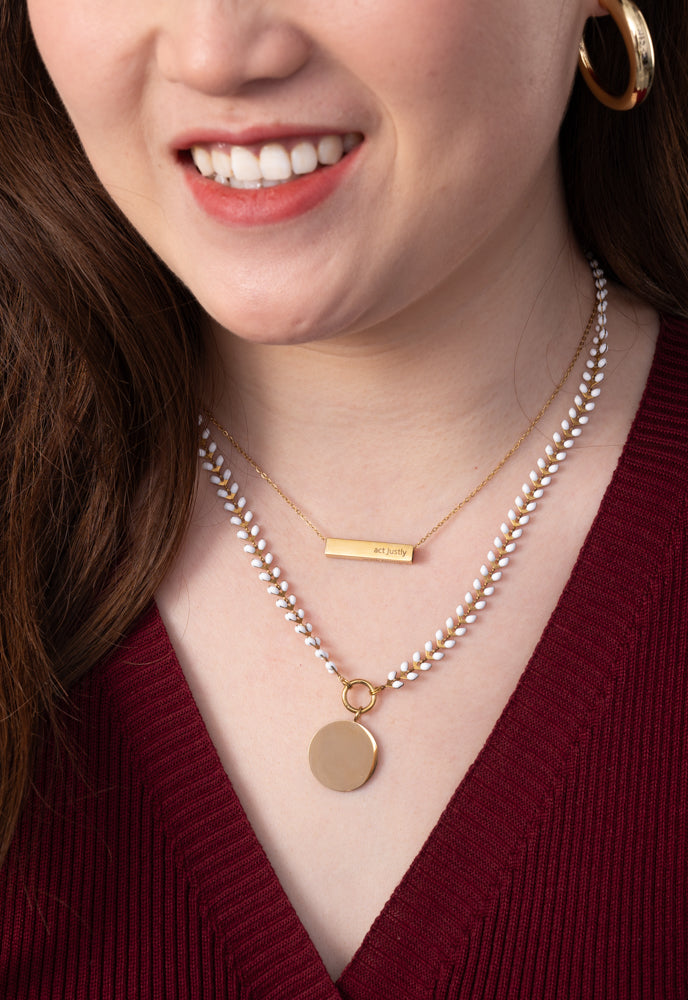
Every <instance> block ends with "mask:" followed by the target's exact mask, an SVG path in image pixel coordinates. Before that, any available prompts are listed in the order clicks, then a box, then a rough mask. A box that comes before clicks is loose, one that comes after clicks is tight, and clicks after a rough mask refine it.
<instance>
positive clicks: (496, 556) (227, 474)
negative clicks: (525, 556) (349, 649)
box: [199, 259, 607, 792]
mask: <svg viewBox="0 0 688 1000" xmlns="http://www.w3.org/2000/svg"><path fill="white" fill-rule="evenodd" d="M590 267H591V270H592V273H593V277H594V279H595V287H596V306H595V314H596V316H597V324H596V327H595V336H594V338H593V344H592V348H591V350H590V357H589V358H588V359H587V361H586V365H585V370H584V371H583V375H582V380H581V382H580V385H579V387H578V392H577V393H576V395H575V396H574V398H573V402H572V405H571V406H570V407H569V410H568V414H567V417H565V418H564V420H562V421H561V425H560V430H559V431H555V433H554V434H553V435H552V440H551V443H550V444H548V445H547V446H546V448H545V457H542V458H539V459H538V460H537V464H536V466H535V467H534V468H533V470H532V471H531V472H530V474H529V476H528V478H527V480H526V482H525V483H524V484H523V487H522V493H521V494H520V495H519V496H517V497H516V499H515V500H514V506H513V508H511V509H510V510H509V512H508V514H507V517H506V519H505V521H504V522H503V523H502V525H501V527H500V529H499V534H498V535H497V536H496V537H495V539H494V542H493V548H492V549H490V551H489V552H488V554H487V559H486V561H485V563H484V564H483V565H482V566H481V567H480V572H479V574H478V576H476V578H475V580H474V581H473V586H472V588H471V589H470V590H468V591H467V593H466V595H465V597H464V599H463V603H461V604H459V605H458V606H457V608H456V615H455V617H454V616H452V617H450V618H447V619H446V622H445V625H444V627H443V628H439V629H437V631H436V632H435V638H434V640H429V641H428V642H426V643H425V645H424V647H423V649H422V650H419V651H417V652H415V653H414V654H413V656H412V657H411V658H410V660H408V661H405V662H404V663H402V664H401V666H400V667H398V668H397V669H396V670H390V671H389V672H388V674H387V679H386V681H384V682H383V683H381V684H376V683H373V682H372V681H370V680H367V679H366V678H363V677H356V678H353V679H349V678H347V677H346V676H344V674H343V673H341V672H340V670H339V668H338V667H337V665H336V664H335V663H334V661H333V660H331V659H330V657H329V656H328V654H327V652H326V651H325V650H324V649H323V647H322V642H321V640H320V638H319V637H318V636H317V635H316V634H315V633H314V631H313V626H312V625H311V624H310V622H308V621H307V620H306V618H305V614H304V611H303V610H302V609H300V608H299V607H298V604H297V600H296V596H295V595H294V594H289V585H288V583H287V582H286V581H285V580H284V579H283V578H282V574H281V570H280V568H279V567H278V566H276V565H275V562H274V558H273V555H272V553H270V552H269V551H268V550H267V545H266V542H265V540H264V539H263V538H261V536H260V528H259V526H258V525H257V524H256V523H255V522H254V520H253V513H252V512H251V511H250V510H249V509H248V507H247V505H246V499H245V497H240V496H239V486H238V484H237V483H233V482H232V473H231V471H230V470H229V469H228V468H227V467H226V466H225V462H224V458H223V457H222V456H221V455H220V454H219V452H218V448H217V444H216V443H215V442H214V441H212V439H211V433H210V427H209V426H207V423H208V421H207V420H206V419H205V418H204V417H203V416H200V417H199V425H200V426H201V428H202V430H201V436H200V445H199V455H200V458H201V460H202V464H203V468H204V469H205V470H206V471H207V472H208V473H209V475H210V481H211V483H212V484H213V486H215V487H216V489H217V493H218V495H219V497H220V498H221V499H222V500H223V501H224V507H225V509H226V510H227V511H228V512H229V514H230V521H231V524H232V525H234V527H235V528H236V533H237V537H238V538H239V540H240V541H241V542H242V543H243V546H244V551H245V552H246V553H248V554H249V556H250V558H251V565H252V566H253V567H254V568H255V569H256V570H257V571H258V578H259V580H261V581H262V582H263V583H264V584H267V591H268V594H270V595H271V596H273V597H276V598H277V600H276V601H275V604H276V607H277V608H278V609H279V610H280V613H283V614H284V617H285V619H286V620H287V622H289V623H291V624H293V626H294V629H295V631H296V632H297V634H299V635H301V637H302V638H303V639H304V642H305V644H306V645H307V646H309V647H310V648H311V649H312V651H313V652H314V654H315V656H316V657H317V658H318V660H319V661H320V662H321V663H323V664H324V666H325V668H326V670H327V671H328V673H330V674H333V675H334V676H335V677H336V678H337V679H338V680H339V681H340V683H341V684H342V688H343V690H342V703H343V705H344V707H345V708H346V709H347V711H349V712H350V713H352V714H353V720H352V721H345V720H340V721H337V722H330V723H327V724H326V725H325V726H323V727H322V728H321V729H319V730H318V732H317V733H316V734H315V735H314V737H313V739H312V740H311V743H310V746H309V752H308V757H309V763H310V767H311V771H312V772H313V774H314V776H315V777H316V778H317V779H318V781H320V782H321V783H322V784H323V785H325V786H326V787H327V788H331V789H333V790H335V791H341V792H344V791H353V790H354V789H355V788H359V787H360V786H361V785H363V784H365V782H366V781H368V779H369V778H370V777H371V775H372V774H373V772H374V770H375V768H376V765H377V760H378V746H377V742H376V740H375V737H374V736H373V734H372V733H371V732H370V730H369V729H367V728H366V727H365V726H364V725H362V724H361V723H360V722H359V719H360V717H361V716H362V715H365V714H366V713H368V712H370V711H371V710H372V709H373V708H374V707H375V705H376V704H377V700H378V697H379V696H380V695H381V694H382V693H383V692H385V691H388V690H392V691H394V690H399V689H401V688H403V687H404V686H405V685H406V684H407V683H410V682H412V681H415V680H417V679H418V678H419V677H422V676H423V674H425V673H427V672H428V671H429V670H430V669H431V668H432V667H433V665H434V664H435V663H436V662H437V661H439V660H442V659H444V656H445V653H446V652H448V651H449V650H451V649H453V648H454V646H456V643H457V640H460V639H461V637H462V636H464V635H465V634H466V631H467V630H468V628H469V627H470V626H471V625H472V624H473V623H474V622H475V621H476V619H477V617H478V615H479V614H480V612H482V611H483V609H484V608H485V607H486V605H487V602H488V599H489V598H490V597H491V596H492V594H493V593H494V591H495V585H496V584H497V583H498V582H499V580H500V579H501V577H502V571H503V570H504V569H505V568H506V567H507V566H508V564H509V559H510V556H511V553H512V552H513V551H514V550H515V549H516V544H517V541H518V539H519V538H520V537H521V536H522V534H523V531H524V530H525V528H526V525H527V524H528V523H529V521H530V518H531V515H532V514H533V512H534V511H535V509H536V507H537V506H538V502H539V500H540V498H541V497H542V496H543V495H544V492H545V489H546V488H547V487H548V486H549V485H550V483H551V481H552V477H553V476H554V474H555V473H556V472H557V471H558V469H559V466H560V464H561V463H562V462H563V461H564V459H565V458H566V455H567V453H568V450H569V449H570V448H571V447H572V446H573V445H574V443H575V441H576V439H577V438H578V437H580V435H581V434H582V432H583V428H584V427H585V425H586V424H587V423H588V420H589V416H590V413H591V412H592V411H593V410H594V409H595V405H596V400H597V397H598V396H599V395H600V391H601V383H602V381H603V379H604V368H605V366H606V363H607V359H606V354H607V327H606V322H607V290H606V287H605V285H606V279H605V277H604V274H603V271H602V269H601V268H600V266H599V264H598V263H597V261H595V260H592V259H591V260H590ZM356 687H362V688H365V689H366V690H367V692H368V702H367V703H366V704H364V705H362V706H357V705H353V704H352V703H351V701H350V699H349V695H350V693H351V690H352V689H353V688H356Z"/></svg>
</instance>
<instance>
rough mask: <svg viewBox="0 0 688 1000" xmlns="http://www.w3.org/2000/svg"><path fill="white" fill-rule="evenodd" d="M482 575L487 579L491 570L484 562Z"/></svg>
mask: <svg viewBox="0 0 688 1000" xmlns="http://www.w3.org/2000/svg"><path fill="white" fill-rule="evenodd" d="M516 530H518V529H516ZM514 537H516V536H514ZM480 575H481V576H482V577H483V578H485V579H487V577H488V576H489V575H490V571H489V569H488V568H487V566H485V564H483V565H482V566H481V567H480Z"/></svg>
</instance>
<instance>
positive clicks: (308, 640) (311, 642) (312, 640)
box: [305, 635, 318, 646]
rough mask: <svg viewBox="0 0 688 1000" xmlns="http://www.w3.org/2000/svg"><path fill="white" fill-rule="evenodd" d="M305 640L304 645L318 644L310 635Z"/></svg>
mask: <svg viewBox="0 0 688 1000" xmlns="http://www.w3.org/2000/svg"><path fill="white" fill-rule="evenodd" d="M305 641H306V645H307V646H317V645H318V644H317V642H316V641H315V639H314V638H313V636H312V635H309V636H308V638H307V639H306V640H305Z"/></svg>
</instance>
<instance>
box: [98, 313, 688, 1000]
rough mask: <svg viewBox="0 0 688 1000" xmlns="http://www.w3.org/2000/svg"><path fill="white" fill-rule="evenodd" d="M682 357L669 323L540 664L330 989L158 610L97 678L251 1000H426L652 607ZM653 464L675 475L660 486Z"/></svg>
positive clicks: (532, 665) (664, 474) (523, 681)
mask: <svg viewBox="0 0 688 1000" xmlns="http://www.w3.org/2000/svg"><path fill="white" fill-rule="evenodd" d="M687 353H688V346H687V345H686V343H685V333H684V331H683V330H680V329H679V327H678V326H677V327H675V328H674V327H673V326H672V324H671V323H670V322H668V321H665V322H664V323H663V324H662V329H661V332H660V340H659V342H658V347H657V352H656V355H655V359H654V362H653V365H652V369H651V371H650V376H649V378H648V384H647V388H646V390H645V394H644V396H643V399H642V401H641V404H640V407H639V409H638V413H637V414H636V417H635V420H634V422H633V426H632V428H631V431H630V433H629V437H628V440H627V442H626V445H625V447H624V450H623V453H622V456H621V459H620V461H619V464H618V466H617V469H616V471H615V473H614V475H613V477H612V480H611V482H610V484H609V487H608V489H607V491H606V494H605V496H604V498H603V500H602V503H601V506H600V509H599V511H598V513H597V515H596V518H595V521H594V523H593V526H592V528H591V530H590V533H589V535H588V537H587V539H586V541H585V543H584V545H583V547H582V549H581V551H580V553H579V556H578V559H577V562H576V565H575V567H574V569H573V572H572V574H571V577H570V579H569V581H568V583H567V584H566V587H565V588H564V591H563V593H562V595H561V597H560V599H559V602H558V604H557V606H556V608H555V610H554V612H553V614H552V617H551V619H550V621H549V623H548V625H547V626H546V628H545V630H544V632H543V634H542V636H541V638H540V640H539V642H538V645H537V647H536V649H535V651H534V653H533V655H532V657H531V660H530V662H529V663H528V665H527V667H526V669H525V671H524V672H523V674H522V676H521V678H520V680H519V682H518V685H517V687H516V690H515V691H514V693H513V695H512V697H511V698H510V700H509V702H508V704H507V705H506V707H505V709H504V711H503V712H502V714H501V716H500V718H499V720H498V721H497V723H496V725H495V727H494V729H493V731H492V733H491V734H490V736H489V737H488V739H487V741H486V743H485V745H484V746H483V748H482V750H481V751H480V753H479V755H478V757H477V758H476V760H475V761H474V763H473V764H472V766H471V767H470V769H469V771H468V773H467V774H466V776H465V777H464V779H463V780H462V782H461V783H460V784H459V786H458V788H457V789H456V790H455V792H454V793H453V795H452V796H451V799H450V801H449V803H448V804H447V806H446V808H445V810H444V812H443V813H442V815H441V816H440V818H439V820H438V821H437V824H436V825H435V827H434V829H433V830H432V832H431V833H430V835H429V836H428V838H427V840H426V842H425V844H424V845H423V846H422V848H421V849H420V851H419V852H418V854H417V856H416V858H415V860H414V861H413V862H412V864H411V866H410V867H409V869H408V871H407V872H406V874H405V875H404V877H403V878H402V880H401V882H400V883H399V885H398V886H397V888H396V889H395V890H394V892H393V893H392V895H391V897H390V898H389V900H388V901H387V903H386V904H385V906H384V907H383V909H382V911H381V912H380V914H379V916H378V917H377V919H376V920H375V921H374V922H373V924H372V926H371V928H370V929H369V931H368V933H367V934H366V936H365V938H364V940H363V942H362V943H361V945H360V947H359V948H358V950H357V951H356V953H355V955H354V956H353V958H352V959H351V961H350V962H349V964H348V965H347V967H346V968H345V970H344V972H343V973H342V975H341V977H340V978H339V980H338V981H337V984H336V985H335V984H333V983H332V980H331V979H330V977H329V975H328V973H327V970H326V969H325V967H324V965H323V963H322V960H321V959H320V956H319V954H318V952H317V950H316V949H315V946H314V945H313V943H312V941H311V940H310V938H309V936H308V934H307V932H306V930H305V928H304V926H303V924H302V923H301V921H300V920H299V918H298V916H297V914H296V912H295V910H294V908H293V906H292V905H291V903H290V901H289V899H288V897H287V895H286V893H285V891H284V889H283V888H282V885H281V884H280V882H279V880H278V878H277V875H276V874H275V872H274V870H273V868H272V866H271V864H270V862H269V860H268V858H267V856H266V855H265V852H264V850H263V848H262V846H261V845H260V843H259V841H258V838H257V837H256V835H255V833H254V831H253V828H252V827H251V825H250V823H249V820H248V818H247V816H246V813H245V812H244V810H243V808H242V805H241V803H240V801H239V799H238V797H237V795H236V793H235V791H234V789H233V787H232V783H231V780H230V779H229V777H228V776H227V774H226V772H225V771H224V768H223V766H222V763H221V761H220V759H219V757H218V755H217V752H216V750H215V747H214V745H213V743H212V741H211V739H210V736H209V734H208V732H207V729H206V727H205V724H204V722H203V719H202V717H201V715H200V713H199V711H198V709H197V706H196V704H195V702H194V700H193V697H192V694H191V691H190V689H189V687H188V684H187V682H186V679H185V677H184V674H183V672H182V669H181V667H180V665H179V662H178V660H177V657H176V655H175V652H174V649H173V647H172V644H171V642H170V639H169V637H168V635H167V632H166V630H165V626H164V624H163V622H162V620H161V618H160V615H159V613H158V610H157V608H156V607H152V608H151V609H150V610H149V612H148V613H147V614H146V616H145V617H144V619H143V620H142V621H141V622H140V623H139V625H138V627H137V630H136V632H135V634H134V638H135V641H130V642H128V643H126V644H125V645H124V646H123V647H122V648H121V649H120V650H119V652H118V653H117V654H116V655H115V656H114V657H113V658H112V659H111V660H110V661H109V663H107V664H106V665H105V667H104V668H103V674H102V676H103V679H104V683H105V684H106V686H107V689H108V692H109V696H110V699H111V704H112V707H113V709H114V711H115V712H116V713H117V715H118V717H119V720H120V724H121V725H122V727H123V730H124V731H125V732H126V734H127V738H128V740H129V742H130V745H131V747H132V750H133V752H134V757H135V759H136V760H137V761H138V765H139V767H140V768H141V772H142V776H143V779H144V781H145V782H146V783H147V784H148V785H149V787H150V788H151V789H153V790H154V794H155V798H156V801H157V805H158V808H159V811H160V815H161V818H162V821H163V823H164V826H165V829H166V831H167V834H168V835H169V837H170V838H171V839H172V840H173V842H174V844H175V847H176V850H177V856H178V858H179V859H180V863H181V865H182V867H183V869H184V871H185V873H186V875H187V877H188V878H189V880H190V881H191V883H192V884H193V885H195V887H196V889H197V890H198V892H199V894H200V897H201V899H202V901H203V905H204V907H205V908H206V910H207V913H208V916H209V919H210V920H211V921H212V923H213V925H214V927H215V929H216V932H217V933H218V934H219V935H221V936H222V937H224V939H225V940H226V941H228V942H231V960H232V961H233V962H234V964H235V968H236V970H237V973H238V976H239V978H240V979H241V980H242V981H243V982H245V983H246V984H247V987H248V988H249V990H250V995H251V998H252V1000H283V998H284V997H286V996H298V997H299V998H300V1000H336V998H341V997H345V998H348V1000H364V998H370V997H375V998H376V1000H404V998H405V997H418V996H419V995H423V993H424V990H426V989H427V983H428V982H432V981H434V979H435V978H436V974H437V970H438V968H439V966H440V965H441V964H442V963H445V962H451V956H452V954H453V953H455V952H456V949H457V947H458V946H459V945H460V941H461V938H462V936H463V935H465V933H466V931H467V929H468V928H469V927H470V926H471V923H472V922H473V921H475V920H476V919H477V918H478V917H479V915H480V913H481V912H482V911H483V910H484V907H485V905H486V903H487V901H488V899H490V898H491V897H493V896H494V894H495V893H496V892H497V891H498V888H499V885H500V881H501V880H502V879H503V878H504V877H505V875H506V873H507V872H508V869H509V864H510V861H512V860H513V859H514V857H515V855H516V854H517V852H518V850H519V848H520V846H521V845H523V843H524V842H525V839H526V838H527V835H528V831H529V830H530V829H531V828H532V826H533V824H534V823H535V822H536V819H537V817H538V815H539V813H540V812H541V811H542V810H543V809H544V808H545V807H546V802H547V800H548V796H549V795H550V794H551V791H552V788H553V787H554V785H555V783H556V781H557V779H558V777H560V776H561V774H562V772H563V770H564V768H565V764H566V758H567V755H568V754H569V753H570V751H571V748H572V746H573V745H574V744H575V742H576V740H577V738H578V737H579V736H580V735H581V734H582V733H583V732H584V731H585V730H586V729H587V728H588V727H589V726H590V724H591V720H592V719H593V717H595V715H596V712H597V711H599V710H600V709H601V708H603V705H604V702H605V700H606V698H607V697H608V695H609V691H610V688H611V686H612V685H613V684H614V682H615V680H616V678H617V675H618V673H619V671H620V669H621V668H620V667H619V663H618V657H617V656H616V653H617V651H618V650H619V647H620V645H621V643H622V641H623V637H624V634H625V631H626V629H627V628H628V624H629V621H630V620H631V619H632V614H631V613H630V610H629V609H632V606H633V603H634V602H635V601H637V600H639V599H640V598H641V597H642V595H643V593H644V590H645V585H646V581H647V579H648V577H649V575H650V573H651V571H652V569H653V566H654V565H656V560H657V558H658V550H659V549H660V547H661V544H662V536H663V533H664V534H665V535H666V534H667V531H666V525H667V524H668V519H669V515H670V513H671V512H668V511H666V509H665V506H666V505H665V504H664V505H663V504H662V502H661V501H662V497H663V496H666V493H665V492H664V491H665V490H666V489H667V485H673V487H674V489H675V475H676V467H677V466H676V463H672V461H671V460H670V459H671V448H672V446H673V447H674V449H675V452H676V456H677V459H678V451H679V447H681V446H682V442H681V441H680V440H679V437H680V435H677V434H676V435H674V437H673V439H672V438H671V437H670V440H669V444H667V441H666V440H663V434H664V433H665V429H666V414H667V412H668V411H670V408H671V403H670V399H669V384H668V379H667V378H666V375H667V372H668V371H669V370H670V368H671V367H672V366H673V365H674V364H675V363H677V362H679V363H683V364H684V366H685V365H686V354H687ZM659 447H662V449H663V451H664V453H666V456H667V460H666V461H665V462H664V463H663V466H662V469H661V470H659V471H658V469H657V463H656V459H655V458H654V455H653V453H655V454H656V452H655V449H657V448H659ZM683 476H684V477H685V472H683ZM629 524H632V525H633V531H634V532H635V542H636V544H635V545H634V546H632V547H631V546H629V545H628V525H629ZM610 565H613V566H614V567H615V572H614V573H609V571H608V569H609V566H610ZM624 568H627V572H624ZM592 592H594V593H595V601H594V604H593V603H591V602H589V601H588V599H587V597H588V595H589V594H591V593H592ZM586 608H587V610H586ZM583 648H584V650H585V655H582V654H581V650H582V649H583ZM171 760H173V761H175V769H174V770H173V771H171V769H170V761H171ZM218 873H221V874H218ZM239 889H240V890H241V891H238V890H239ZM247 897H249V898H250V899H251V901H252V902H251V905H250V906H247V905H246V898H247ZM411 927H413V928H414V932H413V933H409V928H411ZM392 965H393V966H394V974H393V975H392V976H391V975H390V970H391V967H392ZM423 984H426V985H425V986H424V985H423Z"/></svg>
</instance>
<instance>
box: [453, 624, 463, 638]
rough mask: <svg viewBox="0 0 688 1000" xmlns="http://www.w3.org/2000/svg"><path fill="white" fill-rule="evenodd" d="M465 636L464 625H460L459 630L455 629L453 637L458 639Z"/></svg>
mask: <svg viewBox="0 0 688 1000" xmlns="http://www.w3.org/2000/svg"><path fill="white" fill-rule="evenodd" d="M465 634H466V628H465V626H464V625H462V626H461V628H457V630H456V632H455V633H454V635H458V636H459V637H461V636H462V635H465Z"/></svg>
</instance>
